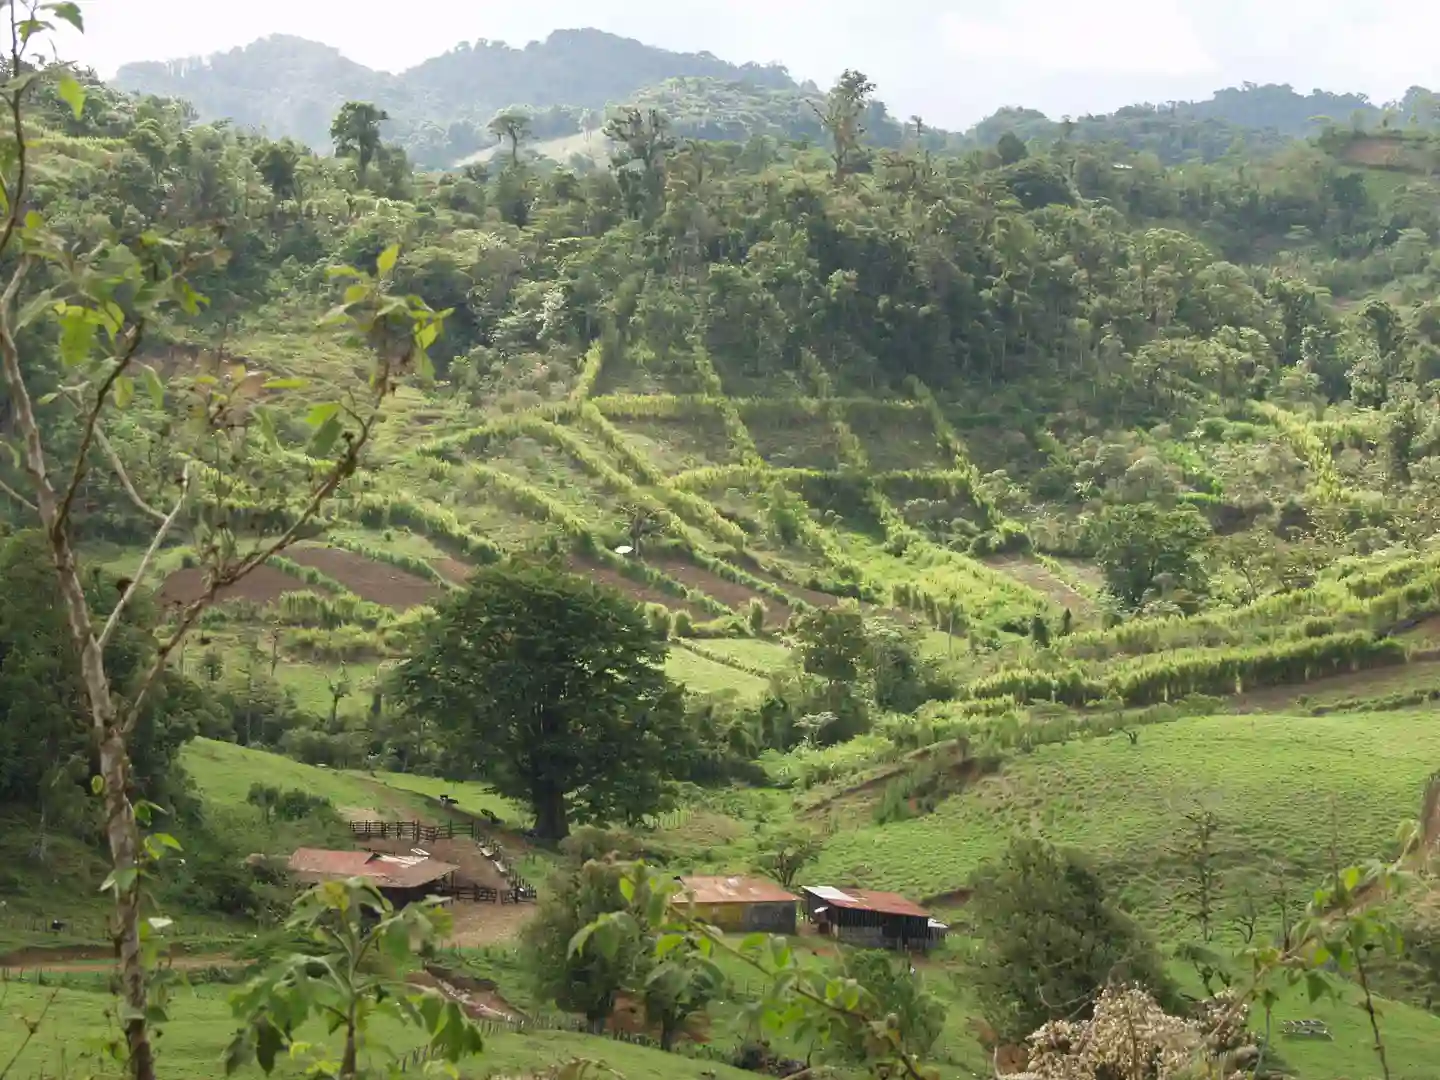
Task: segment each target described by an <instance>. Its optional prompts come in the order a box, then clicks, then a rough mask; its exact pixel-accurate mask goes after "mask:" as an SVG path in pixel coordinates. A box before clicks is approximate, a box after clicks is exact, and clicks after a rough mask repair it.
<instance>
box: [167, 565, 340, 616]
mask: <svg viewBox="0 0 1440 1080" xmlns="http://www.w3.org/2000/svg"><path fill="white" fill-rule="evenodd" d="M305 588H311V589H313V588H314V587H313V586H307V585H306V584H305V583H304V582H303V581H300V580H298V579H296V578H293V577H291V576H290V575H289V574H284V573H281V572H280V571H279V570H276V569H275V568H274V567H273V566H265V565H263V564H262V565H260V566H257V567H256V568H255V569H254V570H252V571H250V573H249V574H247V575H246V576H245V577H244V578H242V579H241V580H240V581H238V582H236V583H235V584H234V585H230V586H227V587H226V588H223V589H221V590H220V591H219V592H218V593H217V594H216V596H217V598H218V599H219V600H220V602H221V603H224V602H225V601H226V600H249V601H252V602H253V603H256V604H273V603H274V602H275V601H277V600H279V599H280V594H281V593H287V592H296V591H298V590H300V589H305ZM315 591H321V592H323V591H324V590H315ZM204 592H205V571H203V570H200V569H198V568H197V569H192V570H177V571H175V573H173V574H171V575H170V576H169V577H167V578H166V579H165V582H164V584H162V585H161V586H160V598H159V599H160V606H161V607H162V608H164V607H168V606H169V605H171V604H181V605H183V604H188V603H190V602H191V601H193V600H198V599H199V598H200V597H201V596H202V595H203V594H204Z"/></svg>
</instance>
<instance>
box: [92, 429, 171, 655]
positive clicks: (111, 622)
mask: <svg viewBox="0 0 1440 1080" xmlns="http://www.w3.org/2000/svg"><path fill="white" fill-rule="evenodd" d="M97 430H98V429H97ZM189 493H190V470H189V469H188V468H187V469H186V470H185V477H184V479H183V480H182V481H181V485H180V497H179V498H178V499H176V500H175V509H173V510H171V511H170V514H169V516H168V517H166V518H165V519H164V520H163V521H162V522H161V523H160V528H158V529H156V530H155V536H154V538H153V539H152V540H151V541H150V547H149V548H147V549H146V551H145V557H144V558H143V559H141V560H140V569H138V570H136V571H135V577H134V579H133V580H132V581H131V582H130V584H129V585H127V586H126V587H125V591H124V593H122V594H121V596H120V601H119V603H117V604H116V605H115V609H114V610H113V611H111V612H110V618H109V619H107V620H106V621H105V629H104V630H102V631H100V648H102V649H103V648H105V646H106V645H108V644H110V639H111V638H112V637H114V636H115V630H116V629H117V628H118V627H119V625H120V616H121V615H122V614H124V612H125V609H126V608H127V607H128V606H129V605H130V601H131V599H132V598H133V597H134V596H135V592H136V590H137V589H139V588H140V585H141V583H142V582H143V581H144V580H145V572H146V571H147V570H149V569H150V563H151V562H152V561H154V559H155V554H156V552H158V551H159V550H160V545H161V544H163V543H164V542H165V537H166V536H167V535H169V533H170V530H171V529H172V528H173V527H174V525H175V519H176V518H178V517H179V516H180V511H181V510H182V509H183V508H184V506H185V496H186V495H188V494H189Z"/></svg>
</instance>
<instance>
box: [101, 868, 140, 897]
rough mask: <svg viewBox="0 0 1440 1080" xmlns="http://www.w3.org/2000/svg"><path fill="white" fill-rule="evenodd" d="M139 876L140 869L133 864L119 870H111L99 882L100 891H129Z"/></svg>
mask: <svg viewBox="0 0 1440 1080" xmlns="http://www.w3.org/2000/svg"><path fill="white" fill-rule="evenodd" d="M139 876H140V871H139V870H138V869H137V868H135V867H133V866H127V867H125V868H124V869H121V870H112V871H110V873H109V874H107V875H105V880H104V881H102V882H101V883H100V891H101V892H111V891H114V892H120V893H126V892H129V891H130V889H131V888H132V887H134V885H135V881H136V879H137V878H139Z"/></svg>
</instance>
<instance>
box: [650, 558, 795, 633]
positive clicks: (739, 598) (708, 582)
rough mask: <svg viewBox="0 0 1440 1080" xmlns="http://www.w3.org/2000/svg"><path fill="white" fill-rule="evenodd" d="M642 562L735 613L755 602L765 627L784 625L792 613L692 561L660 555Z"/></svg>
mask: <svg viewBox="0 0 1440 1080" xmlns="http://www.w3.org/2000/svg"><path fill="white" fill-rule="evenodd" d="M645 561H646V562H648V563H650V565H652V566H654V567H656V568H657V569H658V570H660V571H661V572H662V573H664V574H668V575H669V576H670V577H672V578H674V579H675V580H676V581H678V582H680V583H681V584H682V585H688V586H689V587H690V588H692V589H699V590H700V591H701V592H703V593H706V594H707V595H709V596H713V597H714V598H715V599H716V600H719V601H720V602H721V603H722V604H724V605H725V606H726V607H728V608H730V609H731V610H732V611H734V612H736V613H737V614H742V615H743V614H744V613H745V610H746V608H748V607H749V606H750V601H751V600H759V601H760V602H761V603H762V604H764V605H765V623H766V625H767V626H771V627H776V626H784V625H785V624H786V623H787V622H789V621H790V616H791V614H792V612H791V610H790V605H789V604H786V603H784V602H783V601H780V600H776V599H775V598H774V597H773V596H766V595H765V594H764V593H762V592H757V591H755V590H754V589H752V588H751V587H750V586H748V585H743V584H741V583H740V582H738V581H729V580H727V579H725V578H723V577H721V576H720V575H719V574H716V573H713V572H712V571H709V570H706V569H705V568H704V567H702V566H696V565H695V564H694V563H692V562H688V561H687V560H685V559H678V558H675V557H674V556H660V557H658V558H652V559H646V560H645Z"/></svg>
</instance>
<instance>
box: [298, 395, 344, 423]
mask: <svg viewBox="0 0 1440 1080" xmlns="http://www.w3.org/2000/svg"><path fill="white" fill-rule="evenodd" d="M339 411H340V403H339V402H338V401H322V402H320V404H318V405H312V406H310V411H309V412H307V413H306V414H305V423H307V424H309V425H310V426H311V427H320V426H321V425H322V424H324V423H325V421H327V420H330V419H331V418H333V417H334V416H335V414H336V413H338V412H339Z"/></svg>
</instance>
